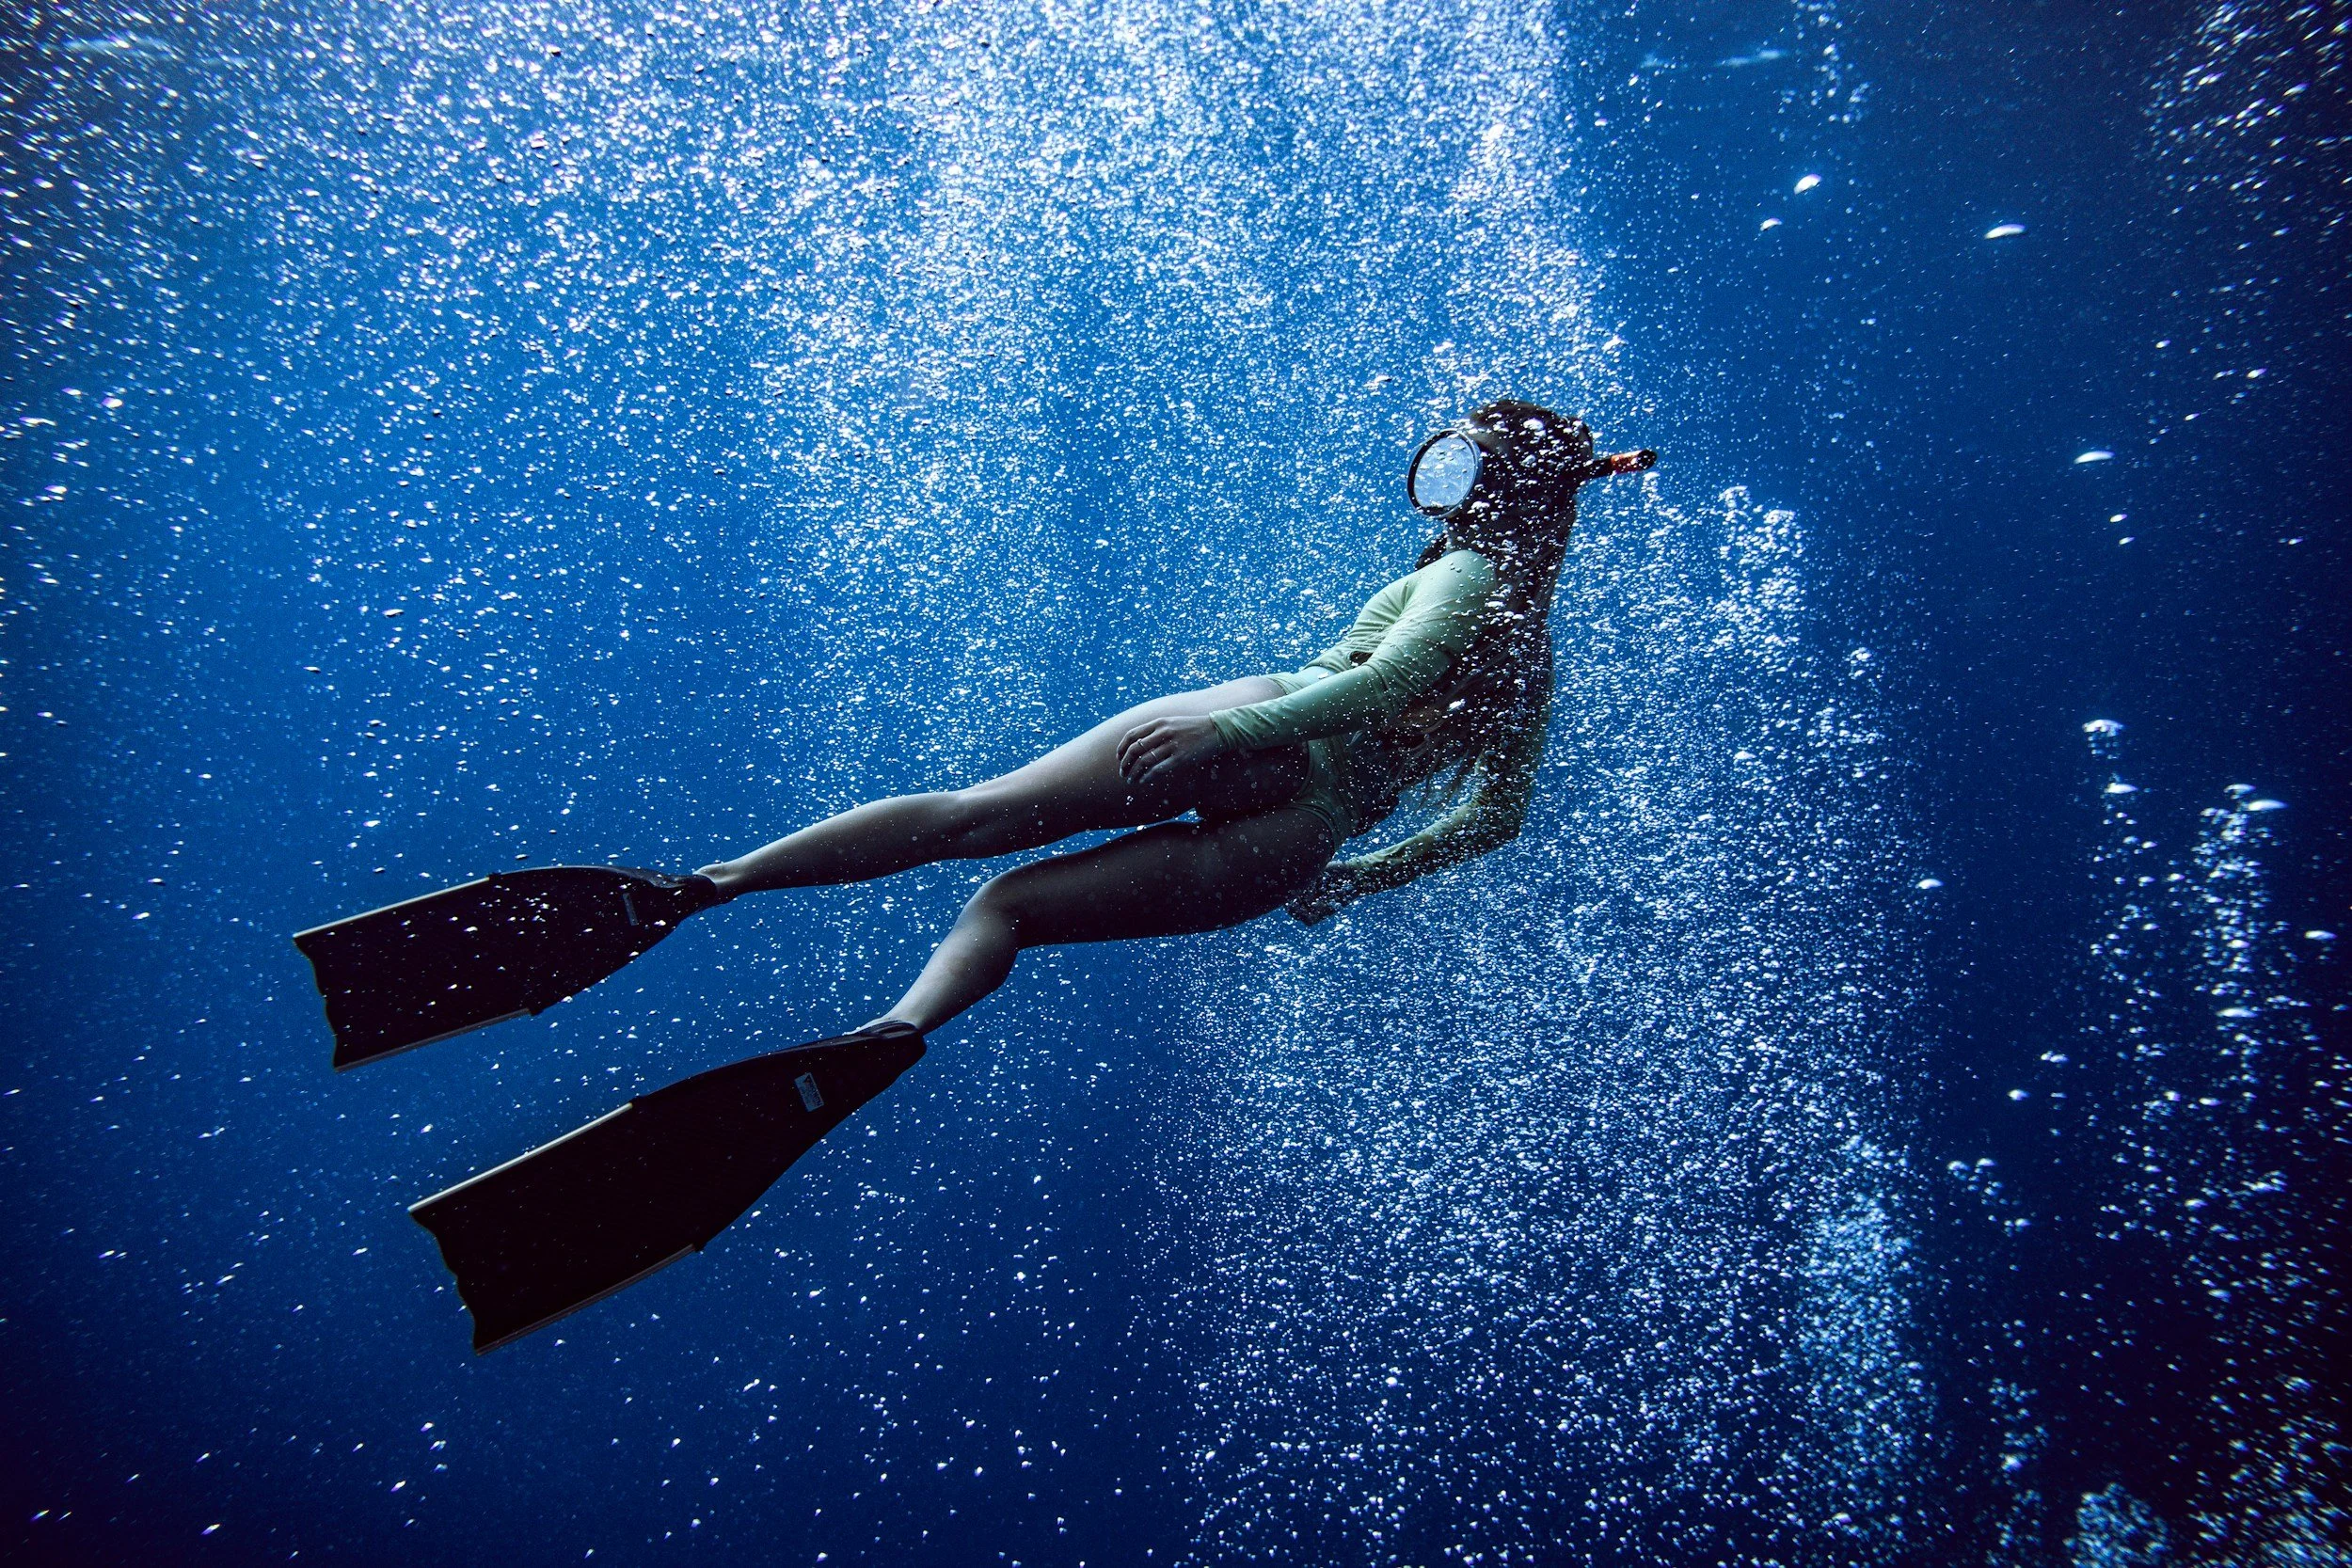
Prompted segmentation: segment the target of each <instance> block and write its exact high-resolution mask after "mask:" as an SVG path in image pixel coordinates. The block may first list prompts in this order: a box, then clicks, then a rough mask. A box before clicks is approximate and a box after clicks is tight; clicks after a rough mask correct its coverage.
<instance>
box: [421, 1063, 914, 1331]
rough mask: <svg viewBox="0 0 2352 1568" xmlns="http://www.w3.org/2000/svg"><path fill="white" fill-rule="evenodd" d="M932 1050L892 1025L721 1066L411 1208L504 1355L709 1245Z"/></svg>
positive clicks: (478, 1324)
mask: <svg viewBox="0 0 2352 1568" xmlns="http://www.w3.org/2000/svg"><path fill="white" fill-rule="evenodd" d="M923 1052H924V1044H923V1037H922V1036H921V1035H919V1034H916V1033H915V1032H914V1030H912V1029H897V1030H889V1031H880V1030H878V1031H875V1032H873V1033H871V1034H860V1035H845V1036H840V1037H834V1038H832V1039H824V1040H817V1041H814V1042H812V1043H810V1044H808V1045H802V1046H795V1047H793V1048H791V1049H790V1050H787V1051H778V1052H774V1053H771V1054H769V1055H765V1056H755V1057H752V1058H750V1059H749V1060H746V1061H741V1062H736V1063H733V1064H731V1065H729V1066H726V1067H722V1068H714V1069H711V1070H709V1071H707V1072H700V1073H696V1074H695V1075H694V1076H692V1077H691V1078H686V1079H681V1080H680V1081H679V1082H677V1083H675V1084H672V1085H669V1086H668V1087H666V1088H661V1089H657V1090H655V1091H654V1092H653V1093H651V1094H647V1095H641V1096H639V1097H638V1098H637V1099H635V1100H632V1101H629V1102H628V1104H626V1105H624V1106H622V1107H621V1108H620V1109H618V1110H616V1111H613V1112H612V1113H610V1114H609V1115H606V1116H603V1117H597V1118H596V1120H595V1121H592V1122H589V1123H588V1124H587V1125H586V1126H584V1127H580V1128H579V1129H577V1130H575V1131H573V1132H567V1133H565V1134H564V1136H562V1137H560V1138H557V1139H555V1140H554V1141H553V1142H551V1143H548V1144H543V1145H541V1146H540V1147H539V1148H534V1149H532V1151H531V1152H529V1153H528V1154H524V1155H521V1156H519V1157H518V1158H516V1159H513V1160H509V1161H508V1162H506V1164H502V1165H499V1166H496V1167H494V1168H493V1169H490V1170H487V1171H485V1172H483V1173H482V1174H481V1175H479V1176H475V1177H471V1178H469V1179H468V1180H464V1181H461V1182H459V1183H457V1184H456V1185H455V1186H453V1187H450V1188H448V1189H446V1190H445V1191H442V1192H439V1193H437V1194H435V1195H434V1196H431V1197H428V1198H425V1199H424V1200H423V1201H421V1202H420V1203H418V1204H416V1205H414V1206H413V1207H412V1208H411V1209H410V1210H409V1213H410V1214H411V1215H412V1216H413V1217H414V1218H415V1219H416V1221H417V1223H418V1224H419V1225H421V1226H423V1227H425V1228H426V1229H427V1230H429V1231H431V1232H432V1233H433V1237H434V1239H435V1240H436V1241H437V1242H438V1243H440V1248H441V1260H442V1261H443V1262H444V1263H445V1264H447V1265H448V1267H449V1271H450V1273H451V1274H452V1275H455V1276H456V1279H457V1292H458V1295H459V1297H460V1298H461V1299H462V1300H463V1301H464V1302H465V1304H466V1307H467V1309H468V1310H469V1311H470V1312H471V1313H472V1314H473V1320H474V1348H475V1350H476V1351H477V1352H486V1351H490V1350H494V1349H496V1348H497V1347H499V1346H500V1345H503V1344H508V1343H511V1342H512V1341H514V1340H516V1339H517V1338H522V1337H523V1336H524V1335H526V1334H529V1333H531V1332H532V1331H533V1330H534V1329H537V1328H541V1327H544V1326H545V1325H547V1324H548V1323H553V1322H555V1321H556V1320H557V1319H558V1318H562V1317H564V1316H566V1315H568V1314H570V1313H572V1312H576V1311H578V1310H580V1308H581V1307H586V1306H589V1305H590V1304H592V1303H594V1302H596V1301H599V1300H601V1299H603V1298H604V1297H605V1296H608V1295H611V1294H612V1293H613V1292H614V1291H620V1290H623V1289H626V1288H627V1287H628V1286H629V1285H631V1284H634V1283H635V1282H636V1281H638V1280H640V1279H643V1278H644V1277H645V1276H646V1275H649V1274H652V1273H654V1272H655V1271H657V1270H659V1269H660V1268H662V1267H664V1266H665V1265H667V1264H669V1263H671V1262H673V1261H675V1259H678V1258H680V1257H683V1256H684V1255H685V1254H686V1253H688V1252H691V1251H697V1250H699V1249H701V1248H702V1247H703V1246H705V1245H707V1244H708V1243H709V1242H710V1241H711V1240H712V1238H714V1237H716V1236H717V1235H718V1234H719V1233H720V1232H721V1231H722V1230H724V1229H725V1228H726V1227H728V1226H729V1225H732V1224H733V1223H734V1222H735V1221H736V1219H737V1218H739V1216H740V1215H741V1214H742V1212H744V1211H745V1210H746V1209H749V1208H750V1207H751V1206H752V1205H753V1204H754V1203H756V1202H757V1201H758V1200H759V1196H760V1195H761V1194H762V1193H764V1192H766V1191H767V1190H768V1189H769V1188H770V1187H771V1186H772V1185H773V1184H774V1183H775V1180H776V1179H777V1178H778V1177H780V1176H782V1175H783V1174H784V1173H785V1171H786V1170H787V1169H788V1168H790V1166H791V1165H792V1164H793V1162H795V1161H796V1160H798V1159H800V1157H801V1156H802V1155H803V1154H805V1153H806V1152H807V1151H808V1150H809V1149H810V1148H813V1147H815V1145H816V1143H817V1141H818V1139H819V1138H822V1137H823V1136H824V1135H825V1134H826V1133H828V1132H832V1131H833V1130H834V1128H835V1127H837V1126H839V1125H840V1124H841V1123H842V1122H843V1121H844V1120H845V1119H847V1118H848V1117H850V1115H851V1114H852V1113H853V1112H855V1111H856V1110H857V1109H858V1108H859V1107H860V1106H863V1105H864V1104H865V1103H866V1101H869V1100H871V1099H873V1098H874V1097H875V1096H876V1095H878V1094H880V1093H882V1090H884V1089H886V1088H888V1087H889V1086H890V1085H892V1084H893V1083H895V1082H897V1081H898V1075H899V1074H900V1073H902V1072H904V1071H905V1070H906V1069H908V1068H910V1067H912V1066H914V1063H915V1062H916V1061H918V1060H919V1059H921V1057H922V1055H923ZM803 1078H807V1079H812V1080H813V1081H814V1083H815V1085H816V1086H817V1088H818V1095H817V1096H815V1097H813V1098H815V1099H816V1100H817V1101H818V1103H816V1104H815V1105H812V1104H811V1103H810V1100H811V1099H812V1097H811V1096H810V1095H808V1094H806V1093H805V1092H804V1091H803V1090H802V1089H801V1088H800V1087H799V1086H798V1081H799V1080H801V1079H803Z"/></svg>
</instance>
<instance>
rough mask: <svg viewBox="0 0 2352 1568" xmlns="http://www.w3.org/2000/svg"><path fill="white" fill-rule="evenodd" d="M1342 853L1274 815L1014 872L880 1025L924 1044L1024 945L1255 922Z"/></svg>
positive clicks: (1304, 826) (1155, 831)
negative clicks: (919, 1036)
mask: <svg viewBox="0 0 2352 1568" xmlns="http://www.w3.org/2000/svg"><path fill="white" fill-rule="evenodd" d="M1338 847H1339V846H1338V845H1337V844H1335V843H1333V842H1332V838H1331V830H1330V828H1329V826H1328V825H1327V824H1326V823H1325V822H1324V820H1323V819H1322V818H1321V817H1319V816H1315V815H1313V814H1312V813H1311V812H1305V811H1273V812H1268V813H1266V814H1264V815H1263V816H1248V817H1243V818H1240V819H1239V820H1236V821H1228V822H1216V823H1205V824H1204V823H1195V822H1169V823H1166V824H1163V825H1162V826H1160V827H1156V828H1146V829H1145V830H1143V832H1138V833H1130V834H1128V835H1127V836H1126V837H1124V838H1118V839H1113V840H1112V841H1111V842H1110V843H1108V844H1104V845H1098V846H1097V847H1094V848H1091V849H1086V850H1082V851H1080V852H1079V853H1077V854H1074V855H1056V856H1054V857H1053V858H1052V859H1050V860H1042V861H1036V862H1033V863H1030V864H1028V865H1024V866H1018V867H1016V868H1014V869H1013V870H1010V871H1008V872H1006V873H1005V874H1004V875H1003V876H1001V877H997V878H995V879H993V880H991V881H990V882H989V883H988V885H986V886H985V887H983V888H981V889H980V891H979V892H978V893H977V894H976V895H974V896H973V899H972V901H971V902H970V903H969V904H967V905H965V906H964V910H963V913H962V914H961V916H960V917H959V918H958V919H957V921H956V925H955V929H953V930H951V931H949V932H948V933H947V937H946V941H944V942H941V943H940V944H939V946H938V948H937V949H936V950H935V951H933V952H932V954H931V958H930V962H929V963H927V964H925V965H924V966H923V973H922V974H921V976H920V977H918V978H917V979H916V980H915V982H914V985H913V986H911V987H909V988H908V990H907V993H906V994H905V995H904V996H902V997H900V998H899V999H898V1005H897V1006H893V1007H892V1008H891V1009H890V1011H888V1012H887V1013H884V1014H883V1015H882V1018H883V1019H897V1020H898V1021H899V1022H905V1023H912V1024H914V1026H915V1028H917V1029H920V1030H922V1031H924V1032H925V1033H927V1034H928V1033H929V1032H930V1031H931V1030H933V1029H936V1028H938V1027H939V1026H940V1025H941V1024H943V1023H945V1022H947V1021H948V1020H949V1019H951V1018H953V1017H955V1016H956V1015H957V1014H958V1013H960V1012H961V1011H963V1010H964V1009H965V1008H966V1007H969V1006H972V1004H973V1003H975V1002H977V1001H978V1000H979V999H980V998H981V997H983V996H986V995H987V994H988V993H989V992H991V991H993V990H995V989H996V988H997V987H998V986H1001V985H1003V984H1004V983H1005V977H1006V976H1007V975H1009V974H1011V973H1012V962H1013V959H1014V958H1015V957H1017V956H1018V955H1019V954H1020V952H1021V950H1022V949H1024V948H1026V947H1050V946H1054V945H1057V944H1058V943H1062V942H1120V941H1124V940H1127V939H1131V938H1138V937H1170V936H1182V935H1184V934H1186V933H1189V932H1193V931H1214V930H1216V929H1219V928H1220V927H1227V926H1238V925H1240V924H1241V923H1242V922H1243V921H1245V920H1255V919H1256V918H1257V917H1258V916H1260V915H1262V914H1264V913H1266V912H1267V911H1271V910H1275V909H1278V908H1279V907H1280V906H1281V904H1282V902H1283V901H1284V900H1285V899H1287V898H1289V897H1290V896H1291V895H1294V894H1295V893H1297V892H1298V891H1299V889H1301V888H1303V887H1305V886H1307V885H1308V884H1309V883H1310V882H1311V881H1313V880H1314V878H1315V874H1316V873H1317V872H1319V871H1321V870H1322V869H1323V866H1324V863H1326V862H1327V861H1328V860H1329V859H1330V858H1331V854H1332V851H1333V850H1335V849H1337V848H1338ZM874 1022H882V1019H877V1020H875V1021H874Z"/></svg>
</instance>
